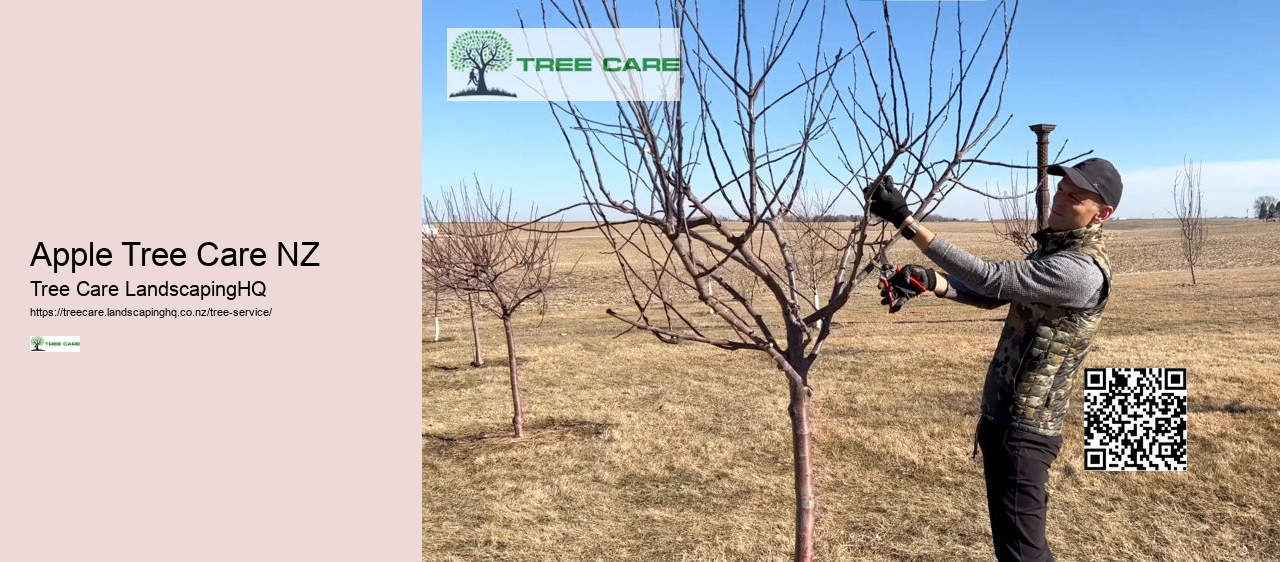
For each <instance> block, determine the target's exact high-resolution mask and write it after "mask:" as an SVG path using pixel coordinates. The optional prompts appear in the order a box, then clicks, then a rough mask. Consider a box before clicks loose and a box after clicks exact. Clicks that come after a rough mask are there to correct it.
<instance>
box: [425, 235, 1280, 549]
mask: <svg viewBox="0 0 1280 562" xmlns="http://www.w3.org/2000/svg"><path fill="white" fill-rule="evenodd" d="M935 226H936V227H937V228H936V230H938V231H939V232H940V233H941V234H942V235H943V236H944V237H946V238H947V239H948V240H950V241H952V242H953V243H955V244H957V245H958V246H960V247H962V248H965V249H968V250H970V251H972V252H974V253H975V254H977V255H980V256H984V257H987V258H992V259H1001V258H1007V257H1013V252H1012V251H1011V250H1010V249H1007V248H1005V247H1002V246H1000V245H999V244H997V243H996V240H995V237H994V236H993V235H992V234H991V230H990V227H989V225H986V224H982V223H977V224H969V223H965V224H957V223H947V224H938V225H935ZM1210 228H1211V231H1210V233H1211V237H1212V238H1211V241H1210V243H1211V247H1210V251H1209V252H1207V254H1206V255H1207V258H1206V263H1205V264H1204V265H1203V266H1202V267H1201V268H1200V269H1199V270H1198V276H1199V283H1198V284H1197V285H1195V286H1191V285H1190V284H1189V282H1190V276H1189V275H1188V274H1187V272H1186V270H1185V268H1184V267H1183V266H1182V265H1181V264H1180V263H1179V259H1180V255H1181V254H1180V250H1179V249H1178V245H1177V244H1178V239H1177V230H1176V223H1175V224H1173V225H1170V224H1165V222H1164V221H1123V222H1120V223H1115V224H1112V225H1109V227H1108V233H1109V234H1108V236H1109V238H1108V244H1109V248H1110V251H1111V256H1112V258H1113V261H1114V263H1115V274H1116V275H1115V295H1114V298H1113V301H1112V303H1111V305H1110V306H1109V307H1108V309H1107V312H1106V314H1105V316H1104V319H1103V325H1102V328H1101V331H1100V333H1099V335H1098V337H1097V339H1096V340H1095V346H1094V351H1093V352H1092V354H1091V355H1090V357H1089V360H1088V365H1089V366H1098V367H1107V366H1168V367H1186V368H1187V369H1188V373H1189V389H1190V390H1189V399H1190V409H1191V413H1190V414H1189V435H1190V449H1189V470H1188V471H1187V472H1181V473H1104V472H1085V471H1083V470H1082V466H1083V451H1082V446H1081V441H1082V438H1083V437H1082V434H1083V430H1082V427H1081V426H1082V423H1083V422H1082V417H1081V410H1080V406H1079V404H1080V403H1081V402H1080V400H1081V397H1082V396H1083V390H1082V389H1079V388H1077V392H1076V400H1075V402H1074V403H1073V405H1074V408H1075V412H1074V414H1073V415H1072V416H1070V417H1069V418H1068V424H1067V429H1066V431H1065V432H1064V439H1065V444H1064V446H1063V450H1062V452H1061V454H1060V456H1059V459H1058V460H1057V462H1055V463H1054V466H1053V472H1052V475H1051V478H1050V490H1051V493H1052V500H1051V502H1050V506H1051V507H1050V511H1049V538H1050V541H1051V542H1052V544H1053V546H1054V551H1055V554H1056V555H1057V556H1058V558H1059V560H1064V561H1070V560H1083V561H1096V560H1176V561H1182V560H1185V561H1193V560H1194V561H1200V560H1276V559H1280V343H1278V342H1280V227H1278V226H1277V225H1276V224H1275V223H1272V224H1263V223H1260V222H1257V221H1213V223H1212V224H1211V227H1210ZM605 250H606V246H605V244H604V241H603V239H602V238H600V237H598V236H596V235H594V234H591V233H581V234H572V235H566V238H565V239H563V240H562V251H563V252H564V254H565V255H567V256H569V257H570V259H573V258H576V257H577V256H578V255H581V260H580V261H579V263H578V266H577V268H576V269H575V271H574V273H573V275H574V284H573V288H571V289H568V290H565V291H562V292H560V293H558V294H556V295H554V296H553V297H552V298H551V299H550V302H549V311H548V314H547V316H546V317H545V318H543V319H541V323H539V322H540V320H539V318H538V317H537V316H536V315H533V314H532V313H526V314H525V315H524V316H522V317H518V322H517V346H518V347H517V354H518V357H517V360H518V362H519V363H520V364H521V367H522V369H523V375H524V376H523V380H524V388H525V389H526V401H527V402H528V404H529V407H530V412H528V413H527V414H526V421H525V423H526V437H525V438H524V439H519V440H517V439H514V438H512V437H510V423H509V419H510V416H511V398H510V392H509V388H508V386H507V374H506V359H505V357H506V355H505V349H504V348H503V340H502V332H501V327H500V324H499V323H498V322H497V321H496V320H486V321H485V323H484V324H483V325H482V331H483V336H484V341H483V345H484V347H485V355H486V358H487V360H488V361H489V363H488V364H487V365H486V366H485V367H483V368H478V369H476V368H471V367H469V366H467V362H468V361H469V360H470V350H469V349H470V348H469V346H470V334H469V331H468V325H467V318H466V316H465V315H463V314H461V309H460V308H459V307H457V306H456V303H445V309H446V312H445V313H444V314H443V315H442V318H441V324H442V326H441V328H442V331H443V334H444V335H445V336H446V337H447V338H448V340H447V341H442V342H439V343H430V342H424V343H423V373H422V377H423V422H422V432H423V439H422V441H423V445H422V452H423V559H424V560H431V561H435V560H440V561H452V560H459V561H461V560H511V561H553V560H554V561H560V560H563V561H588V560H602V561H604V560H607V561H616V560H636V561H641V560H643V561H661V560H672V561H676V560H707V561H728V560H786V559H789V557H790V552H791V544H792V529H793V516H794V512H793V501H794V497H793V493H792V480H791V456H790V437H789V429H788V427H789V426H788V421H787V417H786V385H785V383H784V382H783V379H782V375H781V374H780V373H779V372H778V371H777V370H776V369H774V368H773V367H772V365H771V364H770V363H768V362H767V361H766V360H765V359H764V358H762V357H760V356H757V355H753V354H750V353H748V352H737V353H729V352H724V351H720V350H716V349H714V348H710V347H709V346H705V345H700V344H682V345H677V346H671V345H664V344H661V343H659V342H658V341H657V340H656V339H655V338H653V337H652V336H649V335H646V334H642V333H637V332H634V331H632V332H630V333H627V334H625V335H621V336H618V334H619V333H621V332H622V331H623V329H624V328H625V326H623V325H622V324H621V323H619V322H617V321H615V320H612V319H610V318H608V317H606V316H604V314H603V310H604V308H605V307H615V308H617V309H619V310H625V309H626V307H627V305H628V302H629V296H628V295H627V294H626V289H625V287H623V286H622V285H621V283H620V281H619V277H618V274H617V265H616V262H614V261H613V260H612V258H611V257H610V256H609V255H607V254H605V253H602V252H604V251H605ZM920 259H921V258H920V256H919V254H918V252H915V249H914V248H913V247H908V246H907V245H905V244H899V245H898V246H897V247H896V248H895V254H894V260H895V261H897V262H901V263H906V262H909V261H919V260H920ZM1004 312H1005V311H1004V310H1003V309H1001V310H996V311H985V310H978V309H972V308H968V307H963V306H961V305H957V304H955V303H950V302H947V301H942V300H939V299H922V300H919V301H915V302H912V303H911V304H910V305H908V307H907V308H906V309H904V310H903V311H902V312H900V313H899V314H895V315H892V316H890V315H888V314H886V313H885V312H884V311H883V310H882V307H880V306H879V305H878V297H877V296H873V294H872V291H871V290H870V288H869V287H866V288H860V289H859V291H858V294H857V295H856V296H855V298H854V299H853V300H852V302H851V303H850V304H849V306H847V307H846V308H845V309H844V310H843V311H842V312H841V313H840V314H839V315H838V316H837V318H836V320H837V325H836V327H835V330H834V333H833V336H832V338H831V340H830V341H829V342H828V343H827V346H826V349H825V352H824V355H823V357H822V358H821V359H820V360H819V362H818V364H817V366H816V367H815V371H814V373H813V380H814V381H815V382H814V387H815V398H814V404H815V410H816V425H817V440H818V447H817V454H818V458H817V461H816V468H817V471H816V478H817V480H816V481H817V488H818V493H819V504H818V536H817V548H818V555H819V558H820V559H822V560H989V559H991V553H990V543H989V541H990V532H989V529H988V526H987V522H986V504H985V500H984V496H983V487H982V473H981V464H980V461H979V460H975V459H971V458H970V452H971V449H972V436H973V427H974V423H975V422H976V419H977V412H978V403H979V392H980V389H981V384H982V376H983V373H984V372H985V367H986V363H987V361H988V360H989V358H990V355H991V352H992V349H993V347H994V345H995V342H996V338H997V335H998V333H999V330H1000V327H1001V320H1002V319H1003V316H1004ZM424 320H425V322H424V333H427V334H428V337H425V338H424V339H429V330H430V326H431V320H430V317H429V316H428V317H425V318H424ZM708 323H712V320H711V319H710V318H709V319H708ZM615 336H618V337H615Z"/></svg>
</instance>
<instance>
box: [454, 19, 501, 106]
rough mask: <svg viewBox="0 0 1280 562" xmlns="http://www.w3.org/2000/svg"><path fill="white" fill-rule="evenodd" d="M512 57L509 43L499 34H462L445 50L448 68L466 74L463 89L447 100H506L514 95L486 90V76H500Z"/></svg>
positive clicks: (490, 89)
mask: <svg viewBox="0 0 1280 562" xmlns="http://www.w3.org/2000/svg"><path fill="white" fill-rule="evenodd" d="M514 55H515V53H514V52H513V50H512V49H511V43H510V42H509V41H507V38H506V37H503V36H502V34H501V33H498V32H497V31H493V30H482V29H476V30H471V31H467V32H464V33H462V34H461V35H459V36H458V37H456V38H455V39H454V40H453V44H452V45H450V46H449V66H450V68H452V69H453V70H456V71H459V72H466V73H467V87H466V88H465V89H462V90H459V91H457V92H454V93H452V94H449V97H451V98H455V97H458V96H507V97H512V98H514V97H516V95H515V94H513V93H511V92H507V91H503V90H500V89H498V88H491V87H489V82H488V80H487V77H486V76H485V75H486V73H488V72H490V71H493V72H501V71H503V70H506V69H508V68H510V67H511V62H512V60H513V59H514Z"/></svg>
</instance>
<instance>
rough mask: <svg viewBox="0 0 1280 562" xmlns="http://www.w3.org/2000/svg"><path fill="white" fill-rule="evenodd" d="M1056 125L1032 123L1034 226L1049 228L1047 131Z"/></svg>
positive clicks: (1042, 228)
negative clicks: (1034, 155) (1033, 146)
mask: <svg viewBox="0 0 1280 562" xmlns="http://www.w3.org/2000/svg"><path fill="white" fill-rule="evenodd" d="M1057 127H1058V126H1057V125H1050V124H1048V123H1041V124H1039V125H1032V126H1031V130H1032V131H1034V132H1035V134H1036V168H1037V170H1036V171H1037V176H1036V228H1038V229H1040V230H1044V229H1046V228H1049V133H1050V132H1051V131H1053V130H1054V129H1056V128H1057Z"/></svg>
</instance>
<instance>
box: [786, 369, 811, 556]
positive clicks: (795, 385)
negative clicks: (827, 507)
mask: <svg viewBox="0 0 1280 562" xmlns="http://www.w3.org/2000/svg"><path fill="white" fill-rule="evenodd" d="M800 380H804V377H800ZM788 386H790V388H791V404H790V406H788V407H787V412H788V413H789V414H790V415H791V452H792V460H793V462H794V464H795V484H796V550H795V562H810V561H811V560H813V531H814V508H815V507H816V505H817V496H816V495H815V494H814V491H813V433H812V429H813V426H812V425H811V424H810V420H809V388H808V387H807V386H804V384H803V383H801V382H798V381H796V380H794V379H792V380H791V382H789V384H788Z"/></svg>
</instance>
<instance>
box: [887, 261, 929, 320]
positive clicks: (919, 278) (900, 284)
mask: <svg viewBox="0 0 1280 562" xmlns="http://www.w3.org/2000/svg"><path fill="white" fill-rule="evenodd" d="M937 286H938V277H937V274H936V273H935V272H934V271H933V270H932V269H930V268H927V267H924V266H920V265H914V264H912V265H904V266H902V267H899V268H898V269H897V271H896V272H895V273H894V274H893V275H892V276H890V277H889V278H888V279H886V280H885V282H884V283H883V284H882V285H881V287H880V297H881V299H880V304H885V305H889V312H891V313H892V312H897V311H898V310H901V309H902V305H904V304H906V303H907V301H908V300H910V299H912V298H914V297H916V296H919V295H920V294H922V293H925V292H928V291H933V290H934V289H936V288H937Z"/></svg>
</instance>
